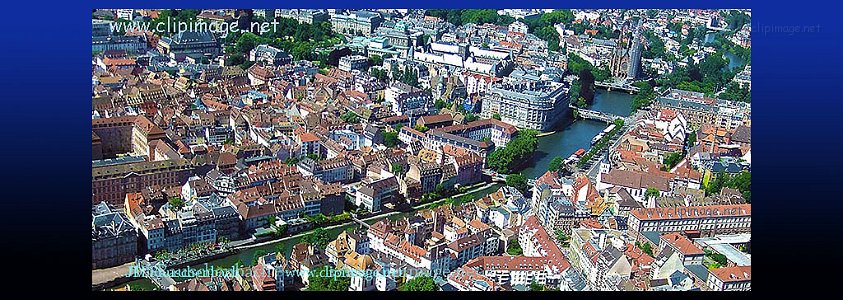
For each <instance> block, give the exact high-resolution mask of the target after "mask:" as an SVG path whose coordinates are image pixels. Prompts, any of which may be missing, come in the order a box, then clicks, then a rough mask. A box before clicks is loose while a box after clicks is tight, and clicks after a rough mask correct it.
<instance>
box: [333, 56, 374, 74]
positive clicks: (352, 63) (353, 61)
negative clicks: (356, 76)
mask: <svg viewBox="0 0 843 300" xmlns="http://www.w3.org/2000/svg"><path fill="white" fill-rule="evenodd" d="M368 65H369V59H368V58H366V57H365V56H362V55H347V56H343V57H342V58H340V63H339V68H340V70H343V71H347V72H351V70H363V69H365V68H366V66H368Z"/></svg>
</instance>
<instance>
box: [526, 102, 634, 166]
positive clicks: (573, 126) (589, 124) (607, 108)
mask: <svg viewBox="0 0 843 300" xmlns="http://www.w3.org/2000/svg"><path fill="white" fill-rule="evenodd" d="M632 98H633V95H630V94H628V93H625V92H619V91H611V92H609V91H606V90H602V89H598V90H597V94H596V95H595V96H594V103H592V104H591V105H590V106H589V107H588V109H591V110H596V111H601V112H605V113H610V114H614V115H618V116H624V117H626V116H629V115H630V114H632ZM606 126H608V125H607V124H606V123H605V122H600V121H593V120H575V121H573V122H572V120H571V119H570V117H566V119H564V120H562V121H561V122H560V124H559V126H558V127H559V129H557V130H556V132H555V133H553V134H551V135H546V136H542V137H539V145H538V147H537V149H536V152H535V153H534V154H533V158H532V162H531V163H530V164H529V165H528V167H527V168H526V169H524V170H522V171H521V173H522V174H524V175H525V176H526V177H527V178H537V177H539V176H541V175H542V174H544V173H545V172H546V171H547V167H548V165H550V161H551V160H553V158H554V157H557V156H561V157H562V158H563V159H564V158H568V156H571V154H573V153H574V152H576V151H577V150H578V149H585V150H588V148H589V147H591V139H592V138H594V136H595V135H597V134H598V133H599V132H601V131H603V129H606Z"/></svg>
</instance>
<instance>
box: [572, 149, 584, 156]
mask: <svg viewBox="0 0 843 300" xmlns="http://www.w3.org/2000/svg"><path fill="white" fill-rule="evenodd" d="M583 154H585V149H583V148H580V150H577V152H574V156H577V157H580V156H582V155H583Z"/></svg>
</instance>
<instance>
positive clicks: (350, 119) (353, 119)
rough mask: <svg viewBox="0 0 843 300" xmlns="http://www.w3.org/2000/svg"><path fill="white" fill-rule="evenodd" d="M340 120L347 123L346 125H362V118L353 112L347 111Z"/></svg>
mask: <svg viewBox="0 0 843 300" xmlns="http://www.w3.org/2000/svg"><path fill="white" fill-rule="evenodd" d="M340 119H342V120H343V121H345V122H346V123H351V124H356V123H360V118H359V117H358V116H357V114H355V113H354V112H352V111H350V110H349V111H346V112H345V113H343V114H342V115H341V116H340Z"/></svg>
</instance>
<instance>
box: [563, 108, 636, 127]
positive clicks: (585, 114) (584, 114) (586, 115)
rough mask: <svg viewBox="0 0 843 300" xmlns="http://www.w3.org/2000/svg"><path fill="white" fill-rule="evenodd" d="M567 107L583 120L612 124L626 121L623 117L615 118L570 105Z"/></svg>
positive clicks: (611, 115) (600, 112)
mask: <svg viewBox="0 0 843 300" xmlns="http://www.w3.org/2000/svg"><path fill="white" fill-rule="evenodd" d="M568 107H570V108H571V109H574V110H576V111H577V113H578V114H579V116H580V117H581V118H583V119H590V120H598V121H603V122H606V123H612V122H614V121H615V120H617V119H626V118H624V117H621V116H616V115H613V114H609V113H604V112H602V111H596V110H590V109H584V108H578V107H576V106H573V105H570V104H569V105H568Z"/></svg>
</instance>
